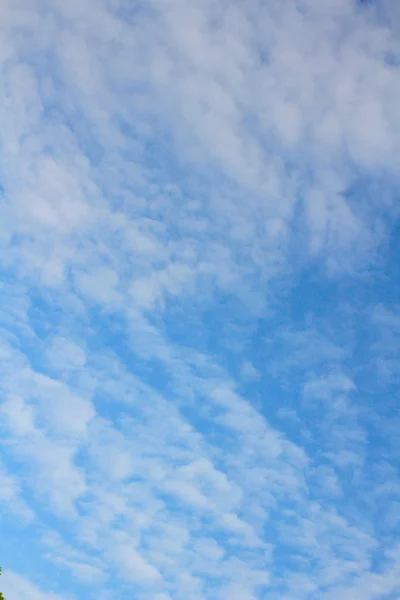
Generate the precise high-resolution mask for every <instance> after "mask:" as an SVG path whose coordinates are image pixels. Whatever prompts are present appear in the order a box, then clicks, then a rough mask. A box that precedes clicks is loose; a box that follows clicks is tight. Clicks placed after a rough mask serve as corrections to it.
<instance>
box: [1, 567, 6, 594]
mask: <svg viewBox="0 0 400 600" xmlns="http://www.w3.org/2000/svg"><path fill="white" fill-rule="evenodd" d="M1 571H2V568H1V567H0V575H1ZM0 600H5V598H4V596H3V594H2V593H1V592H0Z"/></svg>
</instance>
